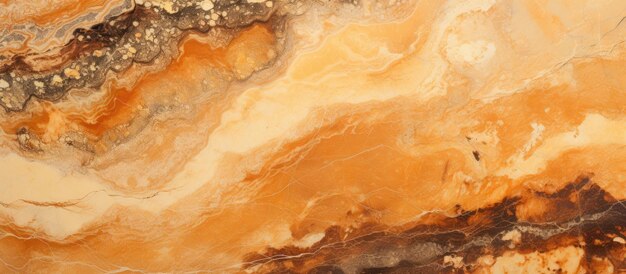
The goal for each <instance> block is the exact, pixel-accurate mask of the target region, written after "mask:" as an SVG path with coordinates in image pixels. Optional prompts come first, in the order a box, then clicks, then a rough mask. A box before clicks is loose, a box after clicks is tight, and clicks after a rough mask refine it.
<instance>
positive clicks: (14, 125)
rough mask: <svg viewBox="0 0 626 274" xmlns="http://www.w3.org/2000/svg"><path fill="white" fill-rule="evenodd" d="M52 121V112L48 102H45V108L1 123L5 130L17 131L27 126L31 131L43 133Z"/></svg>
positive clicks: (0, 125)
mask: <svg viewBox="0 0 626 274" xmlns="http://www.w3.org/2000/svg"><path fill="white" fill-rule="evenodd" d="M49 121H50V113H49V110H48V104H44V110H43V111H38V112H33V113H31V114H29V115H23V116H19V117H16V118H14V119H11V120H9V121H8V122H6V123H0V128H2V130H3V131H4V132H8V133H16V132H17V131H18V130H20V129H21V128H27V129H29V131H30V132H32V133H35V134H37V135H42V134H44V133H45V132H46V126H47V124H48V122H49Z"/></svg>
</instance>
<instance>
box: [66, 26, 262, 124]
mask: <svg viewBox="0 0 626 274" xmlns="http://www.w3.org/2000/svg"><path fill="white" fill-rule="evenodd" d="M273 41H274V39H273V36H272V34H271V33H270V32H269V31H268V30H267V29H266V28H265V27H263V26H260V25H256V26H253V27H251V28H250V29H249V30H247V31H245V32H243V33H242V34H241V35H240V36H239V37H237V38H235V39H234V40H233V41H232V42H231V43H230V44H229V45H228V46H227V47H225V48H211V47H210V46H208V45H207V44H205V43H202V42H200V41H198V40H195V39H188V40H186V41H185V42H184V43H183V45H182V52H183V53H182V55H181V56H180V57H179V58H178V59H177V60H175V61H174V62H172V63H171V64H170V65H169V66H168V67H167V68H166V69H165V70H163V71H161V72H158V73H153V74H149V75H147V76H145V77H143V78H141V80H139V82H138V83H137V85H135V86H134V87H133V88H132V89H131V90H128V89H126V88H119V87H114V88H112V92H111V94H112V98H110V99H109V100H108V103H107V104H106V107H105V108H104V111H102V113H100V114H98V116H97V119H96V120H95V121H86V120H84V119H83V118H82V117H84V115H80V116H73V119H74V122H77V123H79V124H80V125H81V126H82V127H83V128H84V129H85V131H87V132H89V133H91V134H93V135H96V136H100V135H102V134H103V133H104V132H106V131H107V130H110V129H111V128H114V127H116V126H118V125H120V124H123V123H126V122H128V120H130V119H132V113H133V111H134V110H135V109H136V107H137V105H139V104H141V103H142V102H144V101H145V100H144V99H142V97H144V96H146V95H147V94H150V93H152V94H158V93H159V92H164V90H163V89H162V88H160V86H161V84H162V83H168V82H170V83H171V82H172V81H173V82H177V81H181V79H188V78H189V76H190V75H194V74H196V73H197V71H198V70H202V69H203V68H206V67H207V66H212V67H218V68H219V67H221V68H224V69H227V70H231V69H232V68H233V66H234V65H237V64H236V60H231V58H229V56H230V55H232V54H233V51H238V50H240V49H241V47H244V49H243V51H244V52H247V51H251V50H254V49H255V48H254V47H252V48H246V45H245V44H248V43H250V42H253V43H258V42H261V43H267V44H270V43H273ZM113 86H115V85H113ZM165 92H167V91H165Z"/></svg>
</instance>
